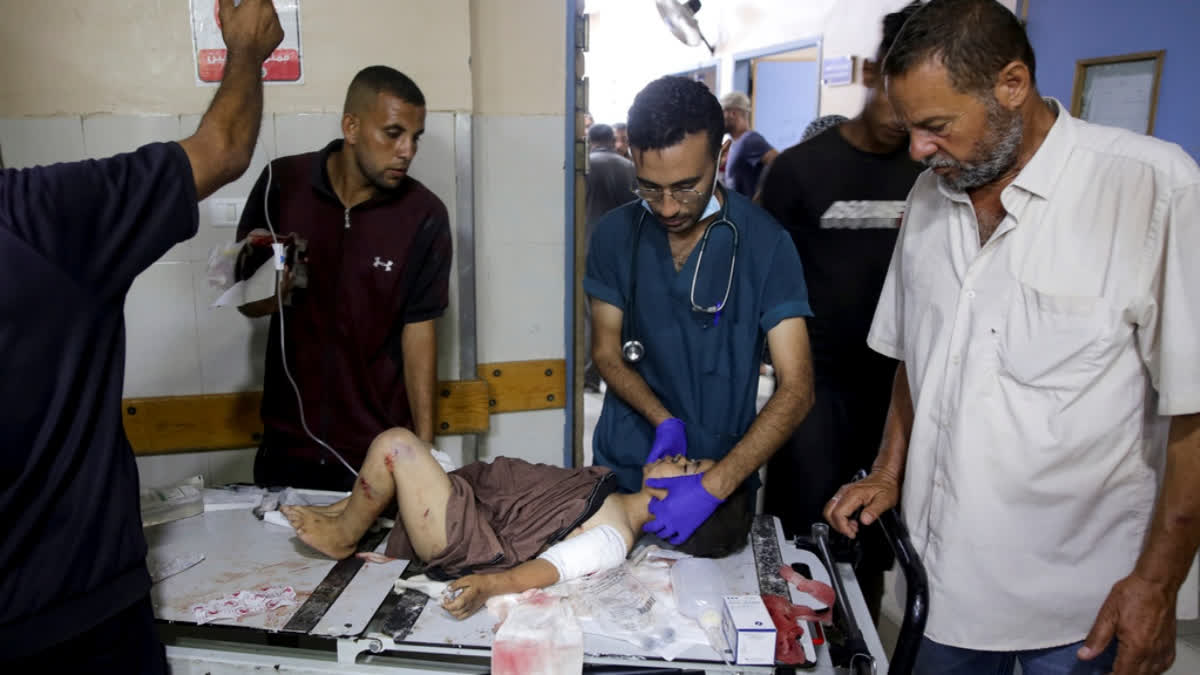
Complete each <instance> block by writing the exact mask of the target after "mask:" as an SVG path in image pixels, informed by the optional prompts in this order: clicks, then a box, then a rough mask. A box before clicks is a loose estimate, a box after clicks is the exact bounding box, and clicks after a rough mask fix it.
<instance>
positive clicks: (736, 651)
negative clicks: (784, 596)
mask: <svg viewBox="0 0 1200 675" xmlns="http://www.w3.org/2000/svg"><path fill="white" fill-rule="evenodd" d="M722 629H723V630H724V632H725V640H726V642H728V643H729V648H730V649H731V650H732V651H733V660H734V663H736V664H738V665H741V666H761V665H773V664H774V663H775V623H774V622H773V621H771V614H770V613H769V612H768V611H767V606H766V604H765V603H763V600H762V596H759V595H727V596H725V616H724V620H723V621H722Z"/></svg>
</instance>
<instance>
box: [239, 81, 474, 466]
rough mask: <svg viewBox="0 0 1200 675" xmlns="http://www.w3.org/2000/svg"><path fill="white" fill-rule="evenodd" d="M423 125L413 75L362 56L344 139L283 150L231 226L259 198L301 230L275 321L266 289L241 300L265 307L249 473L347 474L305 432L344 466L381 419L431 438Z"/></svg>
mask: <svg viewBox="0 0 1200 675" xmlns="http://www.w3.org/2000/svg"><path fill="white" fill-rule="evenodd" d="M424 131H425V97H424V95H423V94H422V93H421V90H420V89H419V88H418V87H417V85H416V83H414V82H413V81H412V80H411V79H409V78H408V77H407V76H405V75H404V74H403V73H401V72H399V71H397V70H395V69H392V68H389V67H387V66H370V67H367V68H364V69H363V70H361V71H360V72H359V73H358V74H357V75H356V76H355V77H354V79H353V80H352V81H351V82H350V87H349V89H348V91H347V93H346V103H345V111H344V113H343V115H342V138H341V139H338V140H335V141H333V142H331V143H329V144H328V145H326V146H325V148H324V149H323V150H321V151H319V152H311V153H308V154H304V155H293V156H291V157H281V158H280V159H278V160H276V161H275V162H273V163H272V166H271V167H270V176H268V171H267V170H265V169H264V170H263V174H262V176H260V177H259V179H258V183H257V184H256V185H255V186H254V189H253V190H251V192H250V197H249V199H248V200H247V202H246V209H245V211H244V212H243V213H242V220H241V223H240V225H239V227H238V238H239V239H241V238H243V237H245V236H247V235H248V234H250V233H251V232H252V231H254V230H256V229H261V228H265V227H266V226H267V224H268V223H267V216H268V211H267V209H268V208H269V215H270V221H271V222H270V224H271V226H272V227H274V229H275V230H276V232H278V233H279V234H296V235H299V236H300V237H301V238H303V239H305V240H307V249H308V253H307V265H306V272H307V275H306V276H307V280H306V281H307V284H306V286H305V287H304V288H302V289H292V291H291V293H290V299H289V300H288V302H286V303H285V307H284V313H283V317H282V321H281V317H280V316H279V315H278V307H279V303H278V300H277V299H276V298H275V297H270V298H266V299H264V300H261V301H258V302H253V303H249V304H247V305H243V306H242V307H241V310H242V313H243V314H245V315H247V316H251V317H256V316H265V315H268V314H270V315H271V331H270V333H271V334H270V340H268V342H267V367H266V375H265V378H264V383H263V402H262V419H263V426H264V427H265V432H264V434H263V441H262V444H261V445H260V446H259V450H258V455H257V456H256V457H255V458H254V480H255V482H257V483H259V484H264V485H288V486H292V487H306V488H316V489H327V490H349V489H350V488H351V487H352V486H353V485H354V478H355V476H354V474H353V473H351V472H350V471H349V470H347V468H346V467H344V466H342V462H341V460H339V459H338V458H337V457H336V456H334V455H333V454H332V453H331V452H330V451H329V450H328V449H326V448H323V447H321V446H320V445H319V444H318V443H317V442H316V441H315V440H314V439H313V438H312V437H311V436H310V435H309V432H312V434H314V435H315V436H316V437H317V438H319V439H321V440H322V441H323V442H325V443H327V444H329V445H330V446H331V447H332V449H333V450H335V451H336V452H338V453H339V454H340V455H341V456H342V457H343V458H344V459H345V461H346V462H347V463H349V464H350V465H351V466H352V467H353V468H354V469H355V470H357V469H358V467H359V466H360V465H361V464H362V460H363V458H364V457H365V456H366V453H367V448H368V446H370V444H371V441H372V440H373V439H374V438H375V436H377V435H378V434H380V433H382V432H383V431H386V430H387V429H391V428H393V427H406V428H408V429H411V430H412V431H413V432H414V433H415V434H416V435H417V436H418V437H420V438H421V440H423V441H426V442H432V441H433V435H434V428H433V424H434V409H435V403H434V401H435V397H434V391H435V390H436V388H437V332H436V329H435V325H434V322H435V320H436V319H437V318H438V317H439V316H441V315H442V312H444V311H445V309H446V306H447V304H448V302H449V299H448V295H449V283H450V260H451V235H450V221H449V217H448V215H447V213H446V207H445V205H444V204H442V201H441V200H440V199H438V198H437V196H436V195H434V194H433V193H432V192H431V191H430V190H429V189H428V188H426V187H425V186H424V185H422V184H421V183H420V182H419V181H417V180H416V179H415V178H413V177H411V176H409V175H408V170H409V167H410V165H411V164H412V161H413V158H414V157H415V156H416V154H417V145H418V142H419V140H420V138H421V135H422V134H423V133H424ZM268 178H269V179H270V190H269V191H268V189H267V183H268ZM264 197H265V199H264ZM268 202H269V205H268ZM284 297H285V298H289V294H288V293H285V294H284ZM281 325H282V329H283V335H284V340H285V342H286V346H285V347H283V348H281V346H280V339H279V334H280V329H281ZM285 355H286V359H287V360H286V366H287V371H285V370H284V366H285V361H284V357H285ZM288 372H290V374H291V377H292V378H293V379H294V380H295V382H296V387H297V388H298V389H299V391H300V396H299V398H300V399H301V400H303V406H304V407H303V418H302V417H301V409H300V408H299V406H298V404H297V396H296V391H295V390H294V389H292V383H291V382H289V381H288ZM306 424H307V427H308V429H307V430H306V429H305V425H306Z"/></svg>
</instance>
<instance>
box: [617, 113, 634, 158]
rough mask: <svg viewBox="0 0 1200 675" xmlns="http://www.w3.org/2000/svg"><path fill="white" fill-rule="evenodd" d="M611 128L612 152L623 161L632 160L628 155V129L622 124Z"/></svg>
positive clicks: (618, 123)
mask: <svg viewBox="0 0 1200 675" xmlns="http://www.w3.org/2000/svg"><path fill="white" fill-rule="evenodd" d="M612 128H613V150H615V151H616V152H617V154H618V155H620V156H622V157H624V158H625V159H628V160H632V159H633V157H632V156H631V155H630V154H629V127H628V126H626V124H625V123H624V122H617V123H616V124H614V125H612Z"/></svg>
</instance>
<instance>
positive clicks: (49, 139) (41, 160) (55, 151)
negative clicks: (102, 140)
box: [0, 116, 87, 169]
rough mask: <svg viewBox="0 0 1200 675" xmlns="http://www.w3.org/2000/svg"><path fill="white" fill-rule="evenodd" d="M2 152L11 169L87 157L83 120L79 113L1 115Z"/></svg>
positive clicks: (72, 160) (0, 151)
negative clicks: (6, 116)
mask: <svg viewBox="0 0 1200 675" xmlns="http://www.w3.org/2000/svg"><path fill="white" fill-rule="evenodd" d="M0 153H2V154H3V156H4V166H6V167H8V168H10V169H22V168H26V167H31V166H37V165H45V164H55V163H57V162H77V161H79V160H81V159H84V158H85V157H87V155H86V153H85V152H84V146H83V122H82V121H81V120H80V118H79V117H78V116H71V117H37V118H20V119H0Z"/></svg>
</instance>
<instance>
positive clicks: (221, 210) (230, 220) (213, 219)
mask: <svg viewBox="0 0 1200 675" xmlns="http://www.w3.org/2000/svg"><path fill="white" fill-rule="evenodd" d="M245 207H246V200H245V199H209V200H208V221H209V223H210V224H211V225H212V226H213V227H237V224H238V221H239V220H241V217H242V209H244V208H245Z"/></svg>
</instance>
